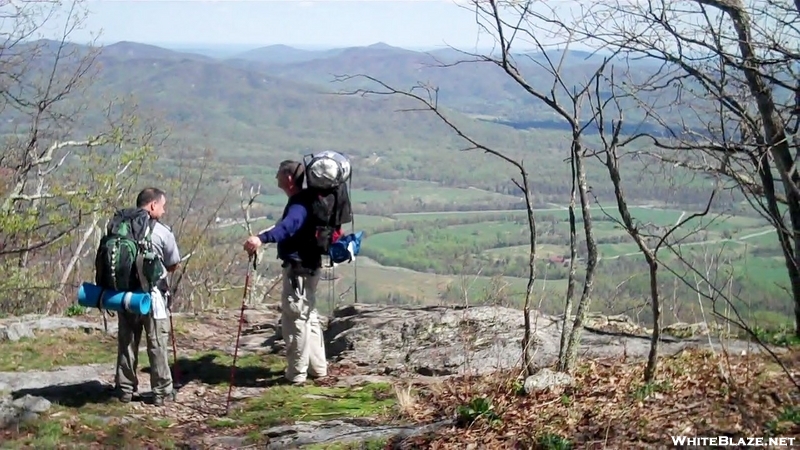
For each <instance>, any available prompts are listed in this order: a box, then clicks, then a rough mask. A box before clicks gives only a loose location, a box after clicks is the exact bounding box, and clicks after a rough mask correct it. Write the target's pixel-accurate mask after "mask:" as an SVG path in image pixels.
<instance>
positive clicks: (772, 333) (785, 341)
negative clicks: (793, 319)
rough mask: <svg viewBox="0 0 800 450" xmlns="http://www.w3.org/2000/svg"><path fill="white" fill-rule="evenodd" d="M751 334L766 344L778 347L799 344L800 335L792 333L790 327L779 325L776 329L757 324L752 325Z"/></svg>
mask: <svg viewBox="0 0 800 450" xmlns="http://www.w3.org/2000/svg"><path fill="white" fill-rule="evenodd" d="M753 334H754V335H755V336H756V337H758V340H760V341H761V342H763V343H765V344H768V345H777V346H780V347H795V346H800V337H797V335H796V334H795V333H794V330H793V329H792V328H790V327H780V328H778V329H766V328H762V327H759V326H755V327H753Z"/></svg>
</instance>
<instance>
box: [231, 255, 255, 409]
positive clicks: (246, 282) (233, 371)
mask: <svg viewBox="0 0 800 450" xmlns="http://www.w3.org/2000/svg"><path fill="white" fill-rule="evenodd" d="M251 261H252V263H253V271H255V270H256V269H257V267H258V257H257V256H256V254H255V253H253V254H252V255H250V258H249V260H248V261H247V275H246V276H245V278H244V295H242V308H241V311H240V312H239V331H237V332H236V346H235V347H234V349H233V364H232V365H231V381H230V384H228V401H227V403H226V404H225V415H226V416H227V415H228V412H229V411H230V406H231V392H232V391H233V378H234V376H235V374H236V357H237V356H238V355H239V337H240V336H241V335H242V322H244V308H245V306H246V302H247V294H248V291H249V290H250V274H251V273H252V272H251V270H250V262H251Z"/></svg>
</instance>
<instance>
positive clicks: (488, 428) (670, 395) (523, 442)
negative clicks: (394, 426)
mask: <svg viewBox="0 0 800 450" xmlns="http://www.w3.org/2000/svg"><path fill="white" fill-rule="evenodd" d="M785 359H786V361H787V362H790V363H793V365H792V366H791V367H790V370H793V371H794V374H795V377H798V376H800V373H798V372H799V371H798V369H800V365H798V364H797V359H798V358H797V352H796V351H795V352H793V353H792V354H790V355H789V356H788V357H787V358H785ZM643 370H644V364H625V363H623V362H622V361H605V362H600V361H592V362H588V363H586V364H584V365H582V366H581V367H579V368H578V369H577V370H576V371H575V374H574V381H575V382H574V384H573V386H571V387H567V388H566V389H562V390H561V391H559V392H555V391H543V392H539V393H535V394H532V395H526V394H524V392H521V389H520V388H521V380H520V379H516V380H515V379H514V377H513V375H510V374H509V375H507V376H498V374H493V375H491V376H487V377H483V378H474V377H473V378H459V379H452V380H450V381H448V382H447V384H445V385H442V386H440V387H439V388H435V389H426V390H424V391H422V392H420V393H419V394H418V398H417V399H415V400H414V401H413V404H409V405H406V408H404V409H405V410H406V412H407V416H409V418H411V419H413V420H415V421H418V422H430V421H433V420H436V419H441V418H442V417H450V418H453V417H457V416H458V409H459V407H460V406H462V405H467V404H468V403H469V402H470V401H471V400H473V399H475V398H480V397H485V398H486V399H488V400H489V402H490V404H491V407H492V409H491V411H494V412H495V413H496V414H497V416H499V419H498V420H496V421H494V422H492V421H491V420H485V419H484V417H488V416H489V414H485V415H484V416H483V417H479V418H478V419H477V420H474V422H472V423H471V424H467V425H465V426H464V427H452V428H450V429H447V430H444V431H441V432H439V433H437V434H435V435H433V436H424V437H419V438H417V439H416V441H415V442H413V443H410V444H411V445H412V446H413V447H414V448H436V449H449V448H460V449H463V448H465V445H468V444H470V443H471V444H475V445H476V446H477V447H476V448H569V447H565V446H559V445H556V444H557V441H561V442H562V443H565V442H566V441H569V442H570V443H571V444H572V448H575V447H578V448H660V447H662V446H670V447H671V446H672V440H671V438H670V436H678V435H682V436H720V435H726V436H735V437H758V436H762V437H763V436H768V433H769V432H770V431H771V433H772V435H773V436H776V437H798V438H800V426H799V425H798V424H797V423H796V421H797V419H796V418H795V419H793V420H794V422H792V421H784V422H782V423H781V422H777V423H776V422H775V419H776V418H778V417H779V416H780V414H781V413H782V412H784V411H786V410H787V409H789V408H792V405H794V407H795V408H797V405H800V401H799V400H800V396H798V389H797V388H796V387H795V386H794V385H793V384H792V383H791V381H790V379H789V378H788V376H787V375H786V374H785V373H783V372H782V371H781V370H780V369H779V366H778V365H777V364H775V363H774V361H771V360H769V358H768V357H767V356H748V357H730V358H726V357H724V356H714V355H713V354H711V352H709V351H699V350H694V351H684V352H681V353H679V354H677V355H675V356H673V357H668V358H663V359H662V360H661V363H660V365H659V375H658V377H657V381H656V382H655V383H652V384H651V385H647V386H646V385H644V383H643V381H642V374H643ZM723 374H724V375H723ZM728 374H729V375H728ZM407 403H408V402H407ZM480 411H488V410H487V409H483V410H480V409H479V412H480ZM796 414H800V411H798V412H797V413H796ZM474 416H475V414H473V415H472V417H471V418H474ZM795 417H796V416H795ZM771 421H772V423H770V422H771ZM546 440H549V442H550V445H547V444H545V443H544V442H543V441H546ZM562 445H563V444H562Z"/></svg>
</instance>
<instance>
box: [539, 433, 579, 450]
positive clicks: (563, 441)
mask: <svg viewBox="0 0 800 450" xmlns="http://www.w3.org/2000/svg"><path fill="white" fill-rule="evenodd" d="M537 443H538V444H539V447H540V448H542V449H543V450H572V442H570V441H569V439H567V438H564V437H562V436H559V435H557V434H553V433H545V434H543V435H541V436H539V440H538V442H537Z"/></svg>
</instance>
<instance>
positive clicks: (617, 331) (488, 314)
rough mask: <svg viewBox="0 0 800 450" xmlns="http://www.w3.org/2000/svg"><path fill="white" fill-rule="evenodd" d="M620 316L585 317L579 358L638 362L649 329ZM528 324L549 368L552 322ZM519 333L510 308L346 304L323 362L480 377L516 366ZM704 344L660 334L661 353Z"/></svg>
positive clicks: (735, 345) (554, 341) (519, 319)
mask: <svg viewBox="0 0 800 450" xmlns="http://www.w3.org/2000/svg"><path fill="white" fill-rule="evenodd" d="M624 317H625V316H611V317H610V318H609V317H606V316H599V315H592V316H591V317H590V320H588V321H587V328H586V329H584V330H583V332H582V339H581V346H580V349H579V355H580V356H581V357H593V358H603V357H619V356H622V355H625V356H626V357H629V358H645V357H646V356H647V353H648V352H649V346H650V342H649V339H650V338H649V331H648V330H645V329H643V328H640V327H638V326H636V325H635V324H634V323H633V322H632V321H630V319H627V320H623V319H622V318H624ZM531 324H532V327H533V332H534V340H535V350H534V352H535V356H534V358H535V361H536V363H537V365H538V366H539V367H546V366H549V365H551V364H552V363H553V362H555V360H556V359H557V357H558V350H559V338H560V334H561V324H560V321H559V318H558V317H556V316H551V315H547V314H542V313H538V312H532V313H531ZM523 331H524V328H523V316H522V312H521V311H520V310H517V309H512V308H504V307H499V306H478V307H469V308H467V307H453V306H450V307H446V306H423V307H412V306H383V305H369V304H351V305H346V306H342V307H340V308H337V309H336V310H335V311H334V313H333V317H332V318H331V319H330V321H329V323H328V327H327V330H326V331H325V340H326V344H327V349H326V350H327V353H328V357H329V358H330V359H333V360H338V361H346V362H351V363H353V364H356V365H359V366H365V367H368V368H369V369H370V370H371V371H372V372H375V373H391V372H395V371H399V372H416V373H419V374H422V375H451V374H463V373H479V374H481V373H489V372H492V371H495V370H497V369H507V368H511V367H517V366H519V364H520V358H521V349H522V337H523ZM712 342H714V341H713V340H712ZM726 344H727V345H728V349H729V350H731V351H742V350H744V349H748V347H747V346H746V343H743V342H736V341H729V342H727V343H726ZM707 345H708V338H695V339H679V338H674V337H669V336H665V337H663V339H662V345H661V352H662V354H671V353H675V352H677V351H680V350H681V349H683V348H688V347H697V346H707ZM748 350H750V351H753V350H756V349H754V348H752V347H750V348H749V349H748Z"/></svg>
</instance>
